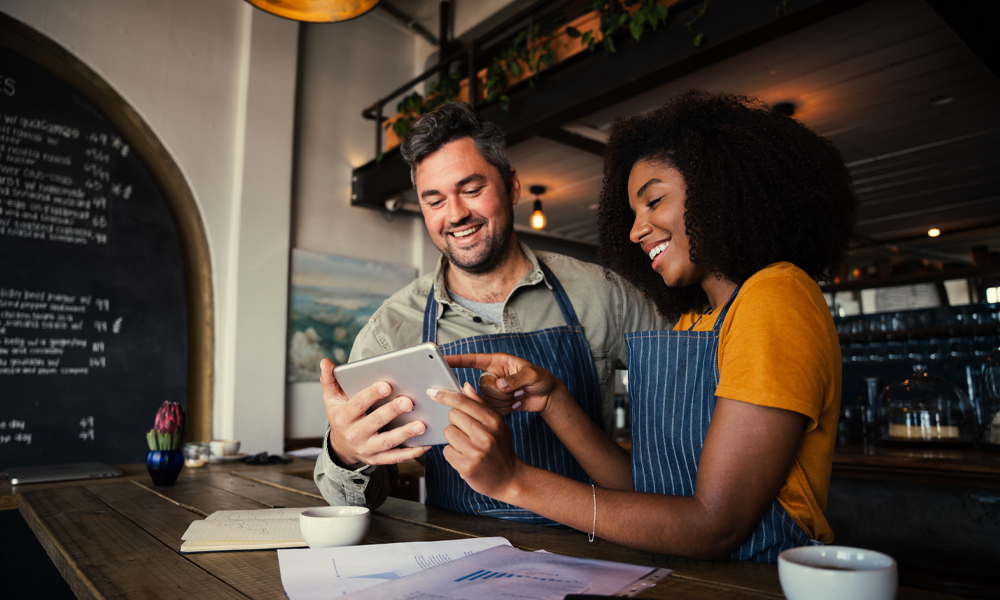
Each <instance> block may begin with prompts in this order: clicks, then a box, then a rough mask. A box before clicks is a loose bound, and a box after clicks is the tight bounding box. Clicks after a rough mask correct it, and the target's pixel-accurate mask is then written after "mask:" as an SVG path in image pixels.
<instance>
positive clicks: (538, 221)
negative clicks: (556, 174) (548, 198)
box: [528, 185, 546, 229]
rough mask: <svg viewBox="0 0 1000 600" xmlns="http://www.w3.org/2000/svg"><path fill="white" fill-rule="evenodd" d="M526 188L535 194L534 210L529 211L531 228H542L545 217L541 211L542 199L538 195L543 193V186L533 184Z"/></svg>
mask: <svg viewBox="0 0 1000 600" xmlns="http://www.w3.org/2000/svg"><path fill="white" fill-rule="evenodd" d="M528 189H529V191H530V192H531V193H532V194H534V195H535V212H533V213H531V228H532V229H544V228H545V222H546V219H545V213H543V212H542V199H541V198H540V197H539V196H541V195H542V194H544V193H545V186H544V185H533V186H531V187H530V188H528Z"/></svg>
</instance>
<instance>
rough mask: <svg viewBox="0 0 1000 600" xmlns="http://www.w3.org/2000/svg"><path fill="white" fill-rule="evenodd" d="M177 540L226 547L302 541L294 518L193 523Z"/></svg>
mask: <svg viewBox="0 0 1000 600" xmlns="http://www.w3.org/2000/svg"><path fill="white" fill-rule="evenodd" d="M181 539H182V540H185V541H196V540H211V541H214V542H219V543H230V544H239V543H247V542H302V541H305V540H304V539H303V537H302V531H301V530H300V529H299V520H298V518H295V519H251V520H242V521H237V520H231V519H220V520H213V521H209V520H205V521H195V522H193V523H191V525H190V526H189V527H188V528H187V531H185V532H184V535H183V536H181Z"/></svg>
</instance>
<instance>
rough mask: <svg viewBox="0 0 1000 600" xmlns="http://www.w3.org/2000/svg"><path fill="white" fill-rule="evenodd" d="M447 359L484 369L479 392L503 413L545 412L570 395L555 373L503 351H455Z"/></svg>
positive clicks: (461, 365) (459, 365) (455, 364)
mask: <svg viewBox="0 0 1000 600" xmlns="http://www.w3.org/2000/svg"><path fill="white" fill-rule="evenodd" d="M445 360H446V361H448V365H449V366H451V367H453V368H466V369H470V368H471V369H479V370H481V371H485V372H484V373H483V375H482V377H480V378H479V393H480V394H482V395H483V397H484V400H485V402H486V404H487V405H488V406H490V407H491V408H494V409H496V410H497V411H499V412H500V414H502V415H507V414H510V413H511V412H512V411H515V410H518V411H522V412H537V413H543V414H544V413H546V412H547V411H548V410H549V409H550V403H553V402H556V401H559V400H561V399H562V398H563V397H564V396H566V397H568V396H569V390H567V389H566V386H565V385H564V384H563V382H561V381H559V379H557V378H556V376H555V375H553V374H552V373H550V372H548V371H546V370H545V369H543V368H541V367H539V366H536V365H533V364H531V363H530V362H528V361H526V360H524V359H523V358H519V357H517V356H511V355H510V354H504V353H502V352H497V353H495V354H455V355H451V356H446V357H445Z"/></svg>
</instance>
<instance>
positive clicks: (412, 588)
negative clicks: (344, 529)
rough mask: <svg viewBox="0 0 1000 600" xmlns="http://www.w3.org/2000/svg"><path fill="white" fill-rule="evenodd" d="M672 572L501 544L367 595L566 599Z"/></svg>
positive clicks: (646, 583)
mask: <svg viewBox="0 0 1000 600" xmlns="http://www.w3.org/2000/svg"><path fill="white" fill-rule="evenodd" d="M668 574H670V570H668V569H653V568H650V567H641V566H636V565H626V564H622V563H613V562H607V561H602V560H592V559H584V558H576V557H572V556H562V555H559V554H549V553H547V552H525V551H523V550H517V549H516V548H511V547H509V546H497V547H494V548H490V549H489V550H484V551H482V552H477V553H475V554H472V555H469V556H465V557H463V558H459V559H457V560H453V561H451V562H449V563H447V564H442V565H439V566H436V567H434V568H432V569H428V570H426V571H421V572H419V573H415V574H413V575H409V576H407V577H403V578H400V579H396V580H393V581H389V582H386V583H383V584H381V585H377V586H374V587H371V588H368V589H366V590H364V593H363V595H364V597H365V598H366V599H367V598H372V599H378V600H397V599H398V600H404V599H406V600H421V599H422V598H450V599H452V600H480V599H481V598H494V597H516V598H521V599H523V600H562V598H563V597H564V596H565V595H566V594H602V595H612V594H615V595H618V594H629V595H632V594H635V593H638V592H639V591H642V590H644V589H646V588H647V587H650V586H652V585H655V582H656V581H658V580H659V579H661V578H663V577H665V576H666V575H668ZM418 590H419V592H418ZM353 596H354V594H349V595H348V597H353ZM358 597H359V598H360V597H361V595H358Z"/></svg>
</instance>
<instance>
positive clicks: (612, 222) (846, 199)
mask: <svg viewBox="0 0 1000 600" xmlns="http://www.w3.org/2000/svg"><path fill="white" fill-rule="evenodd" d="M643 160H653V161H658V162H663V163H664V164H666V165H668V166H670V167H672V168H674V169H676V170H677V171H679V172H680V174H681V175H682V176H683V177H684V181H685V183H686V184H687V200H686V203H685V211H684V226H685V229H686V233H687V235H688V237H689V238H690V244H691V254H690V256H691V262H693V263H695V264H697V265H699V266H701V267H703V268H705V269H706V270H707V271H708V272H709V273H712V274H714V275H716V276H721V277H724V278H726V279H728V280H730V281H733V282H735V283H738V284H740V283H743V282H744V281H746V280H747V279H749V278H750V276H752V275H753V274H754V273H756V272H757V271H759V270H761V269H763V268H764V267H766V266H767V265H769V264H771V263H775V262H779V261H788V262H790V263H792V264H794V265H796V266H798V267H799V268H800V269H802V270H803V271H805V272H806V273H808V274H809V276H810V277H812V278H813V279H816V280H817V281H821V280H823V279H827V278H829V277H831V276H832V274H833V272H834V271H836V269H837V267H838V266H839V265H840V264H841V263H842V262H843V261H844V260H845V259H846V258H847V246H848V242H849V241H850V239H851V235H852V233H853V231H854V223H855V219H856V215H857V209H858V200H857V197H856V196H855V194H854V187H853V184H852V182H851V177H850V175H849V174H848V172H847V168H846V167H845V166H844V160H843V158H842V157H841V155H840V152H839V151H838V150H837V148H836V147H835V146H834V145H833V143H831V142H830V141H829V140H826V139H824V138H822V137H820V136H818V135H816V134H815V133H813V132H812V131H810V130H809V129H808V128H807V127H806V126H804V125H802V124H801V123H799V122H798V121H796V120H795V119H792V118H791V117H788V116H786V115H783V114H780V113H778V112H776V111H772V110H770V109H769V108H768V107H767V105H765V104H764V103H763V102H761V101H760V100H758V99H755V98H748V97H746V96H738V95H733V94H709V93H706V92H699V91H689V92H685V93H683V94H681V95H679V96H677V97H675V98H673V99H672V100H670V101H669V102H667V103H666V104H664V105H663V106H661V107H660V108H658V109H656V110H654V111H652V112H649V113H645V114H640V115H636V116H632V117H628V118H622V117H619V118H616V119H615V121H614V123H613V124H612V125H611V131H610V134H609V138H608V145H607V149H606V150H605V154H604V189H603V190H602V191H601V202H600V208H599V210H598V229H599V247H598V260H599V261H600V262H601V264H602V265H604V266H605V267H606V268H609V269H611V270H612V271H615V272H616V273H618V274H619V275H621V276H622V277H624V278H625V279H627V280H628V281H630V282H632V283H633V284H634V285H635V286H636V287H637V288H639V289H640V290H642V292H643V293H645V294H646V295H647V296H648V297H649V298H651V299H652V300H653V301H654V302H655V303H656V306H657V308H658V309H659V311H660V313H661V314H663V316H664V317H666V318H668V319H671V320H673V319H676V318H677V317H678V316H680V315H681V314H683V313H684V312H687V311H689V310H692V309H699V308H702V307H704V306H706V305H707V304H708V298H707V296H706V295H705V292H704V291H703V290H702V289H701V286H698V285H692V286H688V287H685V288H668V287H667V286H666V285H664V283H663V280H662V279H661V277H660V275H658V274H657V273H656V272H655V271H653V270H652V269H650V268H649V256H647V255H646V254H645V253H643V251H642V249H641V248H640V247H639V246H638V245H637V244H633V243H632V242H631V241H629V231H630V230H631V228H632V224H633V222H634V219H635V215H634V214H633V212H632V209H631V207H630V206H629V201H628V178H629V174H630V173H631V171H632V168H633V167H634V166H635V165H636V163H638V162H639V161H643Z"/></svg>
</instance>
